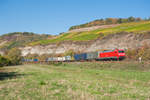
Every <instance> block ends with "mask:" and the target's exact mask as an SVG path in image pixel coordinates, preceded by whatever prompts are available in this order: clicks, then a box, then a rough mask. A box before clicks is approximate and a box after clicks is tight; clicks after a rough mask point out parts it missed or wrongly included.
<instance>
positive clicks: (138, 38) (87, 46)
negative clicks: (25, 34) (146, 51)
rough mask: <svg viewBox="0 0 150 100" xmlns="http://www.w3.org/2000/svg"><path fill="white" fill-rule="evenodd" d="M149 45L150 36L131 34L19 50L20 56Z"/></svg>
mask: <svg viewBox="0 0 150 100" xmlns="http://www.w3.org/2000/svg"><path fill="white" fill-rule="evenodd" d="M145 43H146V44H148V45H150V34H149V33H147V34H133V33H126V32H125V33H118V34H112V35H108V36H107V37H104V38H103V39H97V40H92V41H84V42H78V41H76V42H75V41H74V42H71V41H65V42H61V43H53V44H49V45H46V46H42V45H37V46H34V47H31V46H30V47H24V48H21V50H22V55H23V56H25V55H27V54H29V53H30V54H39V55H42V54H61V53H65V52H67V51H68V50H74V51H75V52H78V51H80V52H91V51H97V50H100V49H114V48H120V49H128V48H138V47H141V46H142V45H144V44H145Z"/></svg>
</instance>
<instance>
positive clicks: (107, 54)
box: [98, 49, 125, 60]
mask: <svg viewBox="0 0 150 100" xmlns="http://www.w3.org/2000/svg"><path fill="white" fill-rule="evenodd" d="M124 58H125V52H124V50H123V49H115V50H105V51H102V52H99V55H98V59H106V60H107V59H108V60H110V59H112V60H122V59H124Z"/></svg>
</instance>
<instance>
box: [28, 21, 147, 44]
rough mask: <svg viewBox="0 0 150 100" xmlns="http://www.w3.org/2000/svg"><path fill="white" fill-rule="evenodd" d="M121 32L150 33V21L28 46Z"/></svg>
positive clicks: (65, 36)
mask: <svg viewBox="0 0 150 100" xmlns="http://www.w3.org/2000/svg"><path fill="white" fill-rule="evenodd" d="M122 31H124V32H134V33H144V32H146V31H150V21H141V22H131V23H123V24H120V25H119V26H116V27H111V28H103V29H96V30H93V31H86V32H72V33H65V34H61V35H59V36H57V37H56V38H55V39H47V40H41V41H37V42H32V43H30V45H37V44H48V43H56V42H61V41H65V40H72V41H87V40H93V39H97V38H99V37H102V36H106V35H108V34H116V33H119V32H122Z"/></svg>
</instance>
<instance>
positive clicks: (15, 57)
mask: <svg viewBox="0 0 150 100" xmlns="http://www.w3.org/2000/svg"><path fill="white" fill-rule="evenodd" d="M6 58H7V59H9V60H10V61H11V64H12V65H19V64H21V59H22V56H21V51H20V50H19V49H18V48H13V49H11V50H9V52H8V53H7V55H6Z"/></svg>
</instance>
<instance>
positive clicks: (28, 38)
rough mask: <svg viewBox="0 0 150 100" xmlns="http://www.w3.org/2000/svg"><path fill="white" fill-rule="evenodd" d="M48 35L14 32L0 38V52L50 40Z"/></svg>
mask: <svg viewBox="0 0 150 100" xmlns="http://www.w3.org/2000/svg"><path fill="white" fill-rule="evenodd" d="M51 37H52V36H50V35H39V34H34V33H32V32H14V33H8V34H4V35H2V36H0V50H1V51H7V50H9V49H11V48H16V47H23V46H25V45H26V44H28V43H30V42H33V41H39V40H42V39H48V38H51Z"/></svg>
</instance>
